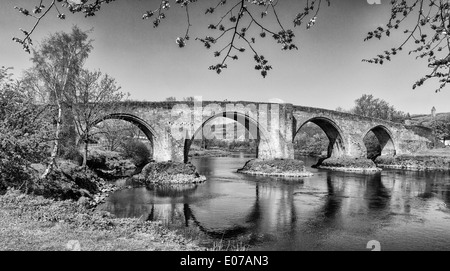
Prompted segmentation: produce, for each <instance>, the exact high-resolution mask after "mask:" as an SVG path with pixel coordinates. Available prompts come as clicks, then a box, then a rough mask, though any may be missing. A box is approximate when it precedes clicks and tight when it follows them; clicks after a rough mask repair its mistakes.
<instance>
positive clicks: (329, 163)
mask: <svg viewBox="0 0 450 271" xmlns="http://www.w3.org/2000/svg"><path fill="white" fill-rule="evenodd" d="M318 168H323V169H331V170H337V171H350V172H378V171H380V170H381V169H380V168H377V166H376V164H375V163H374V162H373V161H372V160H370V159H367V158H353V157H345V156H344V157H338V158H327V159H325V160H323V161H322V162H321V163H320V165H318Z"/></svg>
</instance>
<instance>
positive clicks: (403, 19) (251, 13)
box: [13, 0, 450, 91]
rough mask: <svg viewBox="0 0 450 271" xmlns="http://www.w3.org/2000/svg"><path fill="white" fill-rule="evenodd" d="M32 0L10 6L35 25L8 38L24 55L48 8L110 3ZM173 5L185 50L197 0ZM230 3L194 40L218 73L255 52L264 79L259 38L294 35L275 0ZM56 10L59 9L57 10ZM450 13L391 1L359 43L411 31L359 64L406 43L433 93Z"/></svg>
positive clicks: (158, 17)
mask: <svg viewBox="0 0 450 271" xmlns="http://www.w3.org/2000/svg"><path fill="white" fill-rule="evenodd" d="M35 1H36V2H37V4H38V5H36V6H35V8H34V9H33V10H32V11H30V10H28V9H26V8H25V7H15V8H16V9H17V10H18V11H19V12H20V13H22V14H23V15H24V16H27V17H32V18H33V19H34V20H35V24H34V25H33V27H32V28H31V29H30V30H28V31H27V30H23V29H20V30H21V31H22V33H23V38H17V37H14V38H13V40H14V41H15V42H17V43H19V44H21V45H22V46H23V49H24V50H25V51H27V52H29V51H30V45H31V44H32V40H31V35H32V34H33V32H34V31H35V29H36V28H37V26H38V25H39V24H40V22H41V21H42V19H44V17H45V16H47V15H48V13H49V11H50V10H52V9H55V10H56V12H57V13H58V17H59V18H60V19H65V18H66V15H65V14H64V13H62V12H60V9H61V8H63V9H66V10H68V11H69V12H71V13H83V14H84V15H85V17H90V16H94V15H95V14H97V12H99V11H100V9H101V7H102V6H103V5H104V4H108V3H111V2H113V1H114V0H48V1H46V2H47V3H46V4H47V5H44V0H35ZM158 2H159V4H158V5H157V7H155V9H152V10H148V11H146V12H145V13H144V14H143V15H142V18H143V19H151V20H152V23H153V27H155V28H156V27H158V26H159V25H160V24H161V23H163V21H165V20H166V18H167V17H168V16H169V15H168V14H169V13H170V12H169V10H170V8H171V5H170V3H169V1H168V0H160V1H158ZM174 2H175V3H176V4H177V5H180V7H181V8H183V9H184V10H185V12H186V21H187V22H186V31H185V34H184V35H181V36H179V37H177V38H176V43H177V45H178V46H179V47H184V46H186V45H187V42H188V41H189V40H190V39H191V38H190V36H189V32H190V28H191V26H192V25H191V22H190V16H189V7H190V6H191V5H194V4H195V3H196V2H197V0H175V1H174ZM211 2H212V1H211ZM230 2H231V1H227V0H217V1H216V2H215V3H216V4H213V5H212V6H211V7H209V8H208V9H207V10H206V11H205V16H207V14H212V13H220V15H221V16H220V19H219V20H218V21H217V22H216V23H214V24H209V25H207V29H209V30H213V31H215V33H216V34H215V35H213V36H210V35H207V36H205V37H197V38H195V40H197V41H199V42H201V43H203V44H204V46H205V48H207V49H210V48H212V47H214V46H215V47H217V48H218V49H217V50H216V51H215V52H214V53H213V54H214V56H215V57H221V61H219V62H218V63H217V64H215V65H211V66H210V67H209V69H210V70H213V71H216V72H217V73H221V72H222V70H223V69H225V68H227V62H228V61H230V60H237V59H238V54H240V53H243V52H245V51H246V50H247V49H250V51H251V52H252V53H253V54H254V60H255V67H254V68H255V69H256V70H258V71H259V72H260V73H261V75H262V76H263V77H266V76H267V73H268V71H270V70H271V69H272V66H271V65H269V64H268V60H267V59H266V58H265V57H264V56H263V55H262V54H261V53H260V52H258V51H256V48H255V46H254V44H255V43H256V42H257V39H258V40H259V39H263V38H265V37H266V36H269V35H270V36H271V37H272V38H273V39H274V41H275V42H276V43H277V44H280V45H281V49H282V50H292V49H298V48H297V46H296V45H295V43H294V40H295V34H294V31H293V30H292V29H290V28H287V27H286V26H285V25H283V24H282V23H281V20H280V18H279V16H278V13H277V5H278V3H279V0H251V1H250V0H238V1H237V2H233V3H230ZM331 2H332V1H331V0H323V1H322V0H318V1H306V3H305V5H304V7H303V8H302V9H300V11H299V12H296V14H295V15H293V19H292V22H293V25H292V26H293V27H294V28H295V27H297V26H301V25H305V27H306V29H310V28H311V27H312V26H313V25H314V24H315V23H316V20H317V15H318V14H319V11H320V9H321V7H322V6H323V5H324V4H325V3H326V4H327V5H328V6H330V4H331ZM58 6H61V7H59V8H58ZM449 12H450V4H449V3H448V1H442V0H411V1H406V0H391V11H390V13H391V15H390V18H389V20H388V22H387V23H386V25H385V27H381V26H379V27H377V28H376V29H375V30H373V31H370V32H368V34H367V36H366V37H365V39H364V40H365V41H368V40H371V39H373V38H376V39H381V38H382V37H390V36H391V33H392V32H394V31H400V30H401V29H403V28H402V26H404V25H405V24H408V23H410V24H411V25H410V27H406V29H405V30H403V33H404V34H405V35H406V37H405V39H404V41H403V42H402V43H401V44H400V45H399V46H396V47H393V48H391V49H388V50H385V51H384V52H382V53H380V54H378V55H377V56H376V57H374V58H372V59H364V60H363V61H366V62H369V63H374V64H381V65H382V64H384V63H386V61H391V59H392V58H393V57H394V56H395V55H397V54H398V53H400V52H401V51H402V50H403V49H404V47H405V46H407V45H408V44H411V45H412V46H413V47H414V48H415V49H414V50H411V51H409V53H410V54H416V55H417V58H427V59H428V64H427V65H428V67H429V68H430V70H431V72H430V73H429V74H427V75H425V76H424V77H422V78H420V79H419V80H417V82H416V83H415V84H414V85H413V88H415V87H417V86H421V85H423V83H424V82H425V81H426V80H429V79H431V78H435V79H437V80H438V81H439V82H440V85H439V88H437V89H436V91H439V90H441V89H442V88H444V87H445V86H446V84H447V83H449V82H450V72H449V69H448V66H449V65H450V43H448V42H447V40H448V33H450V25H449V24H448V23H447V20H448V14H449ZM267 17H271V18H272V19H274V20H275V21H276V22H277V27H276V29H271V28H272V26H270V25H269V24H268V23H267V20H266V18H267ZM409 17H412V18H409ZM411 22H413V23H411Z"/></svg>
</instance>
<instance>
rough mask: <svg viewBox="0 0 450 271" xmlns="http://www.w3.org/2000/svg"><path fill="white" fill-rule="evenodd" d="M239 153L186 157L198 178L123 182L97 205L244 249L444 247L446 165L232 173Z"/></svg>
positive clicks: (449, 180)
mask: <svg viewBox="0 0 450 271" xmlns="http://www.w3.org/2000/svg"><path fill="white" fill-rule="evenodd" d="M301 159H302V160H304V161H305V162H306V163H307V165H308V166H309V165H312V164H314V163H315V162H316V160H317V159H312V158H306V157H302V158H301ZM247 160H249V158H248V157H244V156H243V155H241V156H237V157H233V158H231V157H217V158H215V157H212V158H211V157H209V158H194V159H192V163H193V164H195V165H196V166H197V169H198V171H199V172H200V174H203V175H205V176H206V177H207V181H206V182H205V183H203V184H200V185H197V186H194V185H192V186H180V187H177V188H170V189H169V188H163V187H154V186H153V187H152V186H150V187H142V188H132V189H125V190H121V191H118V192H116V193H114V194H112V195H111V196H110V197H109V198H108V200H107V202H106V203H105V204H103V206H101V208H103V209H105V210H108V211H110V212H111V213H113V214H115V215H116V216H118V217H140V218H142V219H146V220H154V221H162V223H163V224H164V225H166V226H168V227H170V228H176V229H181V230H184V231H186V232H189V231H191V232H198V233H200V234H201V235H203V236H205V237H207V238H205V241H204V242H205V244H207V243H208V242H209V243H211V242H212V240H216V241H217V240H238V241H239V242H243V243H245V244H249V245H250V249H252V250H261V249H263V250H369V249H367V248H366V245H367V243H368V242H369V241H370V240H376V241H378V242H380V244H381V250H450V174H449V173H444V172H414V171H400V170H383V171H382V172H380V173H376V174H360V173H344V172H332V171H327V170H318V169H313V168H309V170H310V171H311V172H313V173H314V176H312V177H308V178H303V179H301V180H288V179H281V178H268V177H255V176H247V175H243V174H239V173H236V170H237V169H238V168H240V167H242V166H243V165H244V163H245V162H246V161H247Z"/></svg>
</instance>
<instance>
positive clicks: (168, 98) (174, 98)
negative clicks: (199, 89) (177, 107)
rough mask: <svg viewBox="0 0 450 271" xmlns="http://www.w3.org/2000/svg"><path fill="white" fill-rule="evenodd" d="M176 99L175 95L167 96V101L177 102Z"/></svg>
mask: <svg viewBox="0 0 450 271" xmlns="http://www.w3.org/2000/svg"><path fill="white" fill-rule="evenodd" d="M176 100H177V98H176V97H174V96H171V97H167V98H166V101H167V102H175V101H176Z"/></svg>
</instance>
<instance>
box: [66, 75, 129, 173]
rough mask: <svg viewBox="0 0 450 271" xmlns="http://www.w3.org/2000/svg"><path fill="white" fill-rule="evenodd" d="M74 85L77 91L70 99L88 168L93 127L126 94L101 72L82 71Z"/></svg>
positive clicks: (112, 79)
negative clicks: (83, 145)
mask: <svg viewBox="0 0 450 271" xmlns="http://www.w3.org/2000/svg"><path fill="white" fill-rule="evenodd" d="M74 85H75V91H74V92H72V95H71V97H70V99H71V101H72V105H71V108H72V112H73V115H74V117H75V127H76V131H77V133H78V135H79V137H80V138H81V139H82V140H83V141H84V144H85V151H84V160H83V165H84V166H86V162H87V155H88V145H89V141H90V138H91V132H92V129H93V127H94V126H95V125H96V124H97V121H98V120H99V119H101V118H102V117H103V116H104V115H106V114H107V113H108V112H110V110H113V109H114V107H115V105H116V104H117V103H118V102H120V101H121V100H122V99H123V97H124V96H125V94H124V93H122V92H120V91H119V90H120V87H117V86H116V81H115V79H114V78H112V77H110V76H108V75H104V76H103V75H102V73H101V72H100V71H96V72H91V71H88V70H84V69H83V70H81V71H80V75H79V76H78V77H77V78H76V79H75V84H74Z"/></svg>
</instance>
